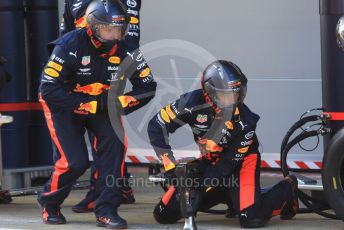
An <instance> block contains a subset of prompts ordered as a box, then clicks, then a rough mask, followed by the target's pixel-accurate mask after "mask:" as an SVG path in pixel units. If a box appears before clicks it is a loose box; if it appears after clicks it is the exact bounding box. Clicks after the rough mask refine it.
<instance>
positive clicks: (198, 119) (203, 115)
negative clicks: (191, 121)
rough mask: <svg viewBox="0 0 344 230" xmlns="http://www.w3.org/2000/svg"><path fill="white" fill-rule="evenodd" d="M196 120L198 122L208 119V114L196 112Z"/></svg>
mask: <svg viewBox="0 0 344 230" xmlns="http://www.w3.org/2000/svg"><path fill="white" fill-rule="evenodd" d="M196 121H198V122H199V123H204V122H207V121H208V116H207V115H206V114H198V115H197V117H196Z"/></svg>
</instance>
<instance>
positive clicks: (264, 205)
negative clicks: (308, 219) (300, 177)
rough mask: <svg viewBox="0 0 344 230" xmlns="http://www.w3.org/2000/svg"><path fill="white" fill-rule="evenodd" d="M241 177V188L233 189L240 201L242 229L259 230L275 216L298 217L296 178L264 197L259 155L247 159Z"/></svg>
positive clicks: (280, 184)
mask: <svg viewBox="0 0 344 230" xmlns="http://www.w3.org/2000/svg"><path fill="white" fill-rule="evenodd" d="M237 176H238V186H237V189H233V191H234V199H233V200H234V201H237V207H238V210H240V214H239V221H240V225H241V226H242V227H244V228H259V227H263V226H264V225H265V224H266V223H267V222H268V221H269V220H270V218H271V217H272V216H276V215H281V219H291V218H292V217H293V216H294V215H295V214H296V212H297V210H298V202H297V193H296V191H297V190H296V188H297V180H296V178H295V177H293V176H291V177H287V178H286V179H285V180H282V181H280V182H279V183H278V184H276V185H275V186H274V187H272V188H271V189H270V190H269V191H268V192H266V193H264V194H261V192H260V155H259V154H250V155H248V156H247V157H245V158H244V161H243V164H242V167H241V169H240V171H239V172H238V173H237ZM235 196H236V197H235ZM235 198H237V199H235Z"/></svg>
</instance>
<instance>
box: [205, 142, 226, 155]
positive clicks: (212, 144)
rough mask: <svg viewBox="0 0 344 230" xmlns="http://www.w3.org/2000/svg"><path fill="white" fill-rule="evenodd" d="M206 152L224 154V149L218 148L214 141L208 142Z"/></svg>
mask: <svg viewBox="0 0 344 230" xmlns="http://www.w3.org/2000/svg"><path fill="white" fill-rule="evenodd" d="M206 150H207V151H209V152H222V150H223V148H222V147H220V146H218V145H217V144H216V143H215V142H214V141H212V140H207V144H206Z"/></svg>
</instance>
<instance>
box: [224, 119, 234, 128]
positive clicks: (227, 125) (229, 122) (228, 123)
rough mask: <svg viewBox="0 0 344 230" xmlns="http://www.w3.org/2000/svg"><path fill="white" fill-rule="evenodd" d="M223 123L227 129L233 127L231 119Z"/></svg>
mask: <svg viewBox="0 0 344 230" xmlns="http://www.w3.org/2000/svg"><path fill="white" fill-rule="evenodd" d="M225 125H226V127H227V129H229V130H233V129H234V126H233V123H232V122H231V121H226V123H225Z"/></svg>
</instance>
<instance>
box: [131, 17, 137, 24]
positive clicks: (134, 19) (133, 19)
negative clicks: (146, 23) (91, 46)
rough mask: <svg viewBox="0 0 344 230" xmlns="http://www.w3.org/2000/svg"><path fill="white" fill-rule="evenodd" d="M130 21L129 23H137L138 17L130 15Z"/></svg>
mask: <svg viewBox="0 0 344 230" xmlns="http://www.w3.org/2000/svg"><path fill="white" fill-rule="evenodd" d="M130 23H131V24H138V23H139V19H138V18H137V17H130Z"/></svg>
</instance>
